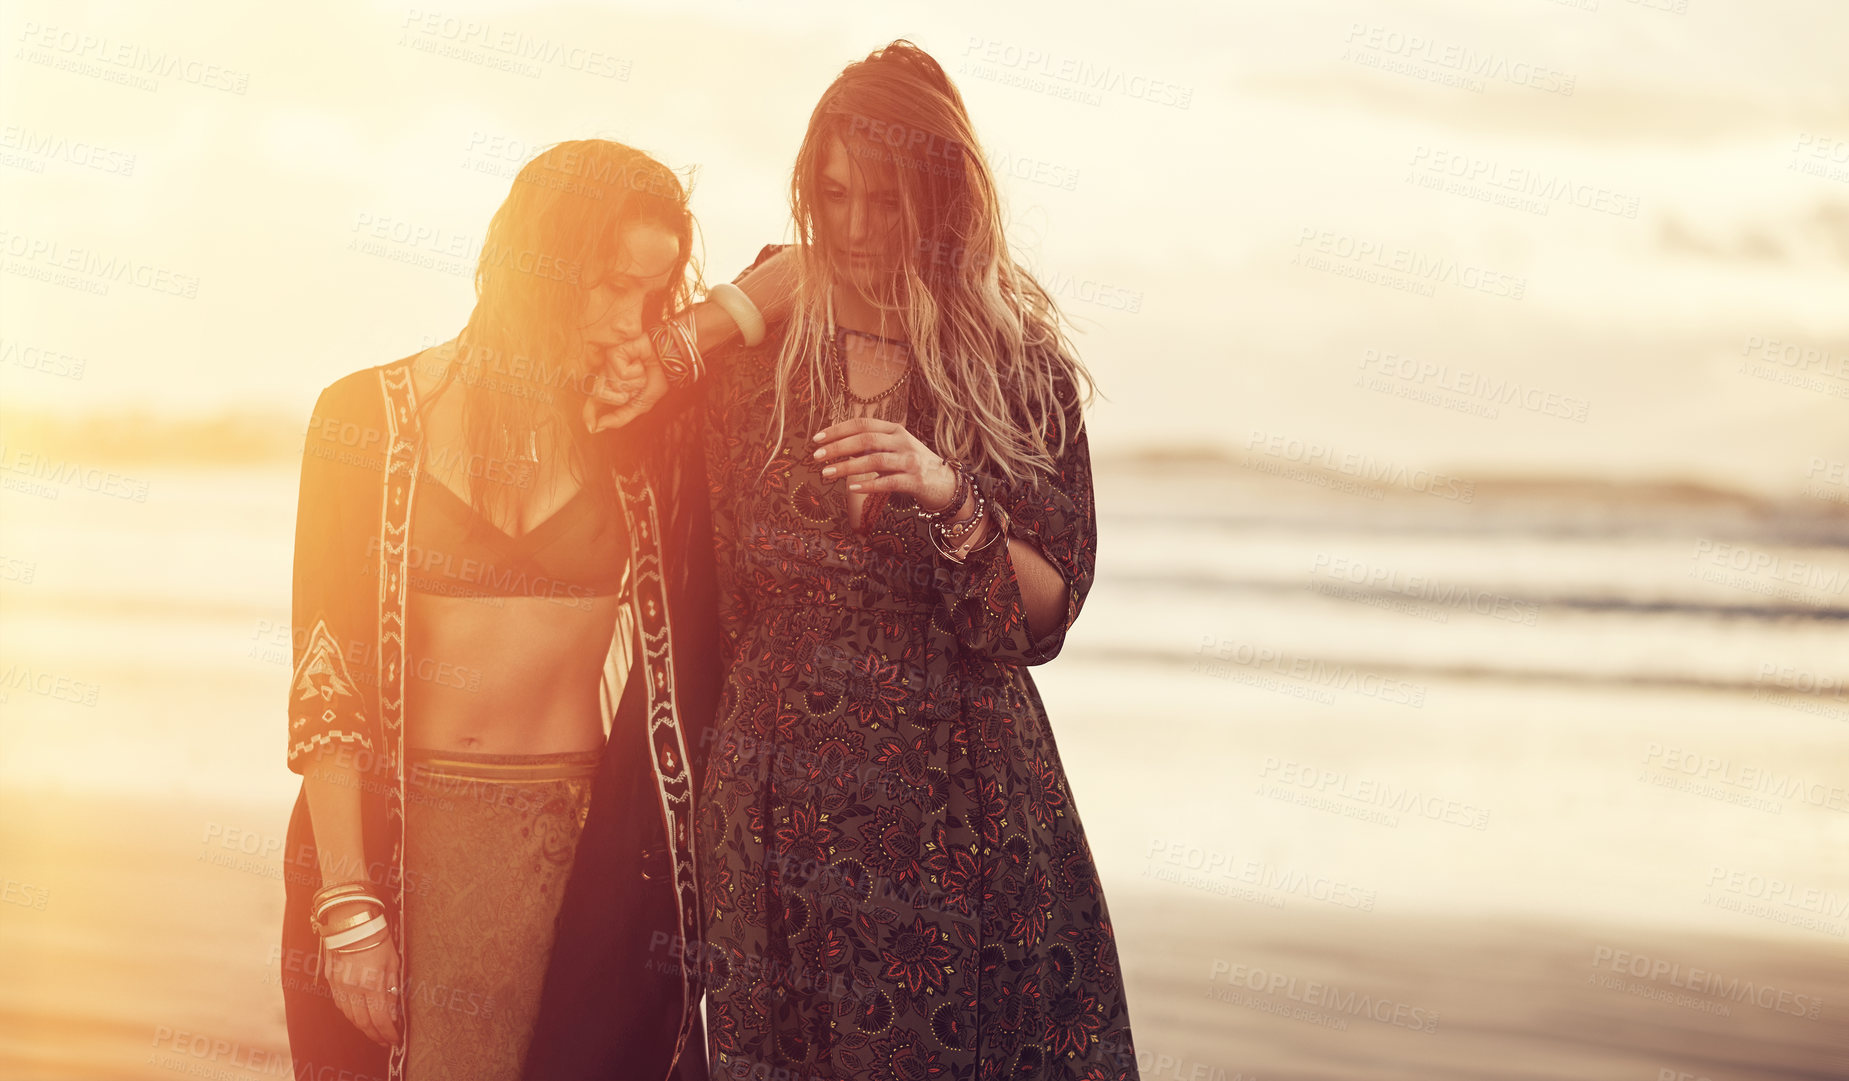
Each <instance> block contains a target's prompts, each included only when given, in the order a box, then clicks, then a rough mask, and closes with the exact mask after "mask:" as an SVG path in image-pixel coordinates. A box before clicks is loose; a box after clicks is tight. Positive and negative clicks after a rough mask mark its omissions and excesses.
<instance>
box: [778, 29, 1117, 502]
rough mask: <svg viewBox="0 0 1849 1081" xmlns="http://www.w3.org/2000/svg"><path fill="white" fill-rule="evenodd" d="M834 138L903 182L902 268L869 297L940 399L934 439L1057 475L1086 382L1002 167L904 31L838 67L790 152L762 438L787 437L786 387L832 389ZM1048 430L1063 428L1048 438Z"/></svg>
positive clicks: (854, 156) (979, 464) (836, 270)
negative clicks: (1016, 227)
mask: <svg viewBox="0 0 1849 1081" xmlns="http://www.w3.org/2000/svg"><path fill="white" fill-rule="evenodd" d="M836 138H839V139H840V140H841V142H842V145H843V146H844V147H846V148H847V151H848V158H849V167H850V168H851V169H854V170H856V171H858V172H859V173H860V174H861V175H863V176H869V175H870V174H877V175H879V176H880V177H882V178H890V179H891V180H892V181H893V183H894V186H895V188H896V194H897V197H898V214H897V223H898V224H897V226H896V232H897V235H896V236H892V237H888V238H887V250H889V251H896V252H898V253H899V261H900V265H899V266H898V268H897V271H896V273H894V274H893V275H892V276H891V277H890V278H889V279H887V282H888V284H887V285H886V286H885V287H884V288H883V289H882V290H880V291H879V295H870V296H868V297H867V299H868V300H869V301H870V302H872V303H873V304H874V306H875V307H876V308H878V309H880V310H882V311H885V312H891V313H894V314H895V315H896V316H897V317H898V318H899V321H900V322H901V324H902V325H903V326H904V327H905V329H906V336H907V337H908V338H909V339H910V341H911V343H912V356H913V359H914V362H915V364H916V365H917V372H916V374H915V376H914V378H918V377H922V379H923V382H924V386H925V388H926V390H927V392H928V393H929V394H930V395H931V396H932V399H933V401H934V402H935V403H936V405H937V410H936V413H937V419H936V424H935V430H934V431H933V432H931V433H928V438H929V440H930V441H931V447H932V449H933V450H934V451H936V452H937V453H938V454H940V455H942V456H945V457H952V456H954V457H958V458H961V459H962V460H963V461H964V462H965V463H967V464H968V465H969V466H970V468H972V469H975V470H977V471H982V472H993V473H998V474H1000V475H1001V476H1002V477H1004V478H1007V479H1010V480H1018V479H1021V478H1023V477H1025V476H1027V475H1029V474H1031V473H1032V472H1033V471H1035V470H1036V469H1040V470H1048V471H1050V470H1052V469H1053V468H1054V464H1055V463H1054V460H1053V455H1054V454H1055V453H1057V452H1058V450H1059V448H1060V447H1063V446H1064V445H1065V444H1066V442H1067V441H1068V440H1070V439H1071V438H1072V437H1073V436H1074V434H1075V430H1074V429H1075V426H1077V425H1081V424H1082V423H1083V421H1082V415H1083V414H1082V409H1083V406H1085V405H1089V404H1090V400H1091V397H1092V395H1093V392H1094V391H1095V384H1094V382H1093V380H1092V378H1091V374H1090V373H1089V372H1088V371H1087V370H1086V369H1085V367H1084V365H1083V364H1081V363H1080V362H1079V361H1078V359H1077V357H1076V355H1075V353H1074V351H1073V349H1072V348H1071V343H1070V339H1069V337H1068V335H1067V333H1066V331H1065V329H1064V318H1063V316H1062V314H1061V312H1060V310H1059V306H1058V305H1057V304H1056V303H1055V302H1054V300H1053V297H1052V296H1051V295H1050V294H1049V293H1048V292H1047V290H1046V289H1044V288H1042V287H1041V285H1040V283H1039V282H1038V281H1036V280H1035V279H1034V276H1033V275H1032V274H1031V273H1029V272H1028V271H1027V269H1026V268H1025V267H1023V266H1022V265H1021V264H1020V263H1018V262H1017V261H1016V260H1015V259H1014V258H1013V256H1012V255H1011V254H1010V253H1009V249H1008V243H1007V239H1006V237H1004V236H1003V230H1002V208H1001V200H1000V197H999V194H998V192H997V189H996V185H995V178H994V176H993V175H992V174H991V172H990V170H989V163H988V159H987V157H986V156H985V155H984V154H983V152H982V149H981V147H980V145H979V144H978V143H977V140H976V134H975V129H974V128H973V127H972V125H971V124H970V119H969V112H968V110H966V109H965V108H964V105H963V98H962V95H960V94H959V93H958V92H957V89H956V87H955V86H953V85H952V84H951V82H950V78H949V76H947V75H945V74H944V69H943V68H942V67H940V66H939V65H938V63H937V61H936V60H933V59H932V58H931V57H930V55H929V54H927V53H926V52H925V51H924V50H923V49H920V48H919V47H918V46H916V45H914V44H912V43H911V42H910V41H906V40H903V39H900V40H898V41H894V42H892V43H891V44H890V45H887V46H885V47H883V48H880V49H876V50H875V51H873V52H872V53H870V54H869V55H868V56H867V57H866V59H864V60H859V61H856V62H854V63H852V64H849V65H848V66H847V67H846V68H844V69H843V70H842V72H841V74H840V75H838V76H836V78H835V80H834V82H833V83H831V84H829V87H828V89H827V90H825V91H824V92H823V93H822V98H821V100H820V101H819V102H817V103H816V106H815V110H814V112H813V113H811V114H810V117H809V127H808V130H807V132H805V133H804V135H803V141H802V147H801V148H800V149H799V150H798V151H797V154H796V167H795V169H794V171H793V173H792V176H791V179H790V206H791V212H792V216H793V217H794V219H795V234H796V235H795V245H794V250H795V253H796V268H797V274H796V278H797V286H796V298H795V304H794V308H793V311H792V314H791V322H790V326H789V329H788V332H787V333H786V335H785V337H784V340H783V347H782V350H781V351H780V353H779V355H778V358H777V377H776V384H777V387H778V393H777V403H776V428H777V436H776V439H775V440H774V441H773V442H772V444H771V445H772V446H773V447H776V446H781V445H782V440H783V431H784V425H785V424H786V421H787V412H788V404H789V401H790V400H791V398H792V392H793V390H794V389H795V388H796V387H797V386H799V385H801V384H802V382H803V381H804V380H806V381H807V386H808V389H809V391H810V393H811V395H812V400H813V401H816V402H822V401H828V400H831V397H832V395H834V394H835V393H836V391H835V389H834V388H835V381H834V380H833V379H831V378H830V375H829V372H828V370H827V368H826V365H827V364H828V363H829V359H828V358H829V355H830V348H829V347H830V344H831V343H830V342H829V340H828V338H829V334H830V331H831V329H832V328H831V327H830V325H829V323H830V316H829V302H828V297H829V292H828V291H829V287H830V284H831V283H833V282H845V281H846V280H847V277H846V275H845V274H844V273H842V272H841V268H842V267H844V266H845V265H846V260H845V258H844V257H842V256H841V254H840V251H839V249H840V246H841V245H840V243H839V241H838V240H836V239H835V238H831V237H830V236H828V231H827V229H826V228H825V224H824V222H823V221H822V220H821V219H820V217H819V216H818V210H817V208H818V204H819V199H818V196H819V192H820V189H821V181H822V162H823V158H824V155H825V154H826V152H827V150H828V148H829V147H830V146H831V145H832V143H833V141H834V140H835V139H836ZM1081 384H1082V385H1083V387H1084V399H1083V401H1081V400H1080V399H1079V388H1080V386H1081ZM1048 432H1057V433H1058V435H1057V442H1056V443H1054V444H1053V445H1051V446H1049V445H1048V444H1047V441H1046V438H1045V433H1048ZM917 434H919V435H920V436H921V438H924V437H926V434H925V433H917ZM766 464H767V465H768V463H766Z"/></svg>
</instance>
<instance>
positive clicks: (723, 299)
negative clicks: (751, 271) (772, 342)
mask: <svg viewBox="0 0 1849 1081" xmlns="http://www.w3.org/2000/svg"><path fill="white" fill-rule="evenodd" d="M706 299H708V300H710V301H712V302H713V303H714V304H717V305H719V309H720V310H721V311H723V312H725V313H726V314H727V315H729V316H731V317H732V322H734V323H737V324H738V332H739V333H740V334H742V335H744V337H745V344H746V345H748V346H750V345H756V344H758V343H759V342H761V341H763V340H764V332H765V327H764V315H763V313H761V312H759V311H758V306H757V305H756V304H753V303H752V302H751V298H750V297H749V296H746V295H745V291H744V290H743V289H740V288H739V287H738V286H736V285H733V284H732V283H731V282H720V283H719V284H718V285H715V286H713V287H712V288H711V289H709V290H707V293H706Z"/></svg>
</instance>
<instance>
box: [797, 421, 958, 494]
mask: <svg viewBox="0 0 1849 1081" xmlns="http://www.w3.org/2000/svg"><path fill="white" fill-rule="evenodd" d="M811 441H812V442H814V443H815V444H816V445H817V447H818V449H817V450H816V452H815V460H816V461H817V462H818V463H820V462H827V463H828V465H827V466H826V467H825V468H824V469H823V470H822V475H823V476H824V477H827V478H828V479H830V480H840V479H842V478H849V479H850V481H851V482H850V483H849V484H848V489H849V490H850V491H856V492H904V493H906V494H907V495H910V496H911V497H912V498H913V499H915V500H917V502H918V505H919V506H921V507H923V508H925V509H926V510H936V509H938V508H940V507H942V506H943V505H944V504H946V503H948V502H950V496H951V493H952V492H953V491H954V490H955V488H956V480H957V478H956V473H955V472H954V471H953V470H952V469H951V468H950V467H949V466H948V465H946V464H944V459H942V458H940V457H938V456H937V455H936V454H935V453H933V452H932V450H931V448H930V447H927V446H925V445H924V444H923V443H920V442H919V441H918V437H917V436H914V435H913V434H912V433H911V432H908V431H906V430H905V425H903V424H900V423H898V422H896V421H890V420H879V419H878V418H875V417H850V418H848V419H847V420H844V421H842V422H840V423H839V424H831V425H829V426H828V427H826V428H824V429H822V430H821V431H820V432H818V433H817V434H816V436H815V437H814V439H813V440H811Z"/></svg>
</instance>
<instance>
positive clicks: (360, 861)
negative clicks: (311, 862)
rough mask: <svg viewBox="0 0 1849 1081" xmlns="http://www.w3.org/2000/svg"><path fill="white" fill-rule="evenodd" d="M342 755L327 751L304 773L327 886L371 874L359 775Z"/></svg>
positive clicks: (366, 876)
mask: <svg viewBox="0 0 1849 1081" xmlns="http://www.w3.org/2000/svg"><path fill="white" fill-rule="evenodd" d="M340 758H341V756H340V755H339V754H338V753H336V752H334V751H324V752H323V753H322V754H321V756H320V758H318V759H317V760H316V761H315V762H313V763H312V764H310V765H309V767H308V768H307V769H306V770H305V771H303V774H302V779H303V792H304V793H306V795H307V797H308V820H309V822H310V823H311V824H312V825H313V827H314V834H315V855H316V858H317V860H318V862H319V863H320V866H321V883H322V885H324V886H331V885H335V884H338V883H342V882H354V881H358V880H361V879H367V878H368V875H367V873H366V841H365V832H364V830H363V828H362V826H361V821H360V776H359V773H358V772H357V771H356V770H355V769H354V768H353V767H352V765H351V764H348V763H343V762H341V761H340Z"/></svg>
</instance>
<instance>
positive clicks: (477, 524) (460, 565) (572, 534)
mask: <svg viewBox="0 0 1849 1081" xmlns="http://www.w3.org/2000/svg"><path fill="white" fill-rule="evenodd" d="M418 479H419V481H420V483H419V484H418V486H417V491H418V496H419V498H418V499H417V503H416V507H415V509H414V510H413V513H412V524H411V551H410V553H409V555H408V557H407V560H408V562H409V564H410V571H411V573H410V575H409V585H410V587H411V589H412V590H413V591H415V592H418V593H429V594H442V595H445V596H452V597H551V598H560V599H569V598H575V597H585V596H599V597H601V596H609V595H612V594H618V593H621V592H623V589H624V585H625V583H626V582H627V580H628V566H629V534H628V530H627V529H626V528H625V527H624V524H623V520H622V518H623V516H622V515H621V514H612V513H608V512H607V511H606V512H602V513H600V507H599V504H598V502H597V500H596V499H594V498H592V495H591V492H590V490H589V489H588V488H582V487H581V488H579V489H578V491H577V493H576V494H575V495H573V496H572V497H571V498H570V499H568V500H566V501H565V505H564V506H562V507H560V508H559V509H558V510H556V511H553V512H552V514H551V516H550V517H548V518H547V519H546V520H545V521H543V522H541V523H539V525H537V526H535V527H534V528H532V529H530V530H528V531H527V532H526V533H524V534H522V535H520V536H518V537H511V536H508V535H507V534H506V533H505V532H503V531H502V530H501V529H500V528H499V527H498V526H496V525H494V524H493V523H492V522H489V521H488V520H487V519H486V518H484V517H482V516H481V515H480V514H479V513H477V512H476V510H475V508H474V507H472V506H470V505H469V504H468V502H466V501H465V500H464V499H463V498H462V497H461V496H459V495H457V494H456V493H455V492H454V491H452V490H451V489H450V488H449V486H448V485H446V484H443V483H442V482H441V481H438V480H437V479H436V478H435V477H433V476H431V475H430V474H429V473H422V474H421V475H420V476H419V478H418Z"/></svg>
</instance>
